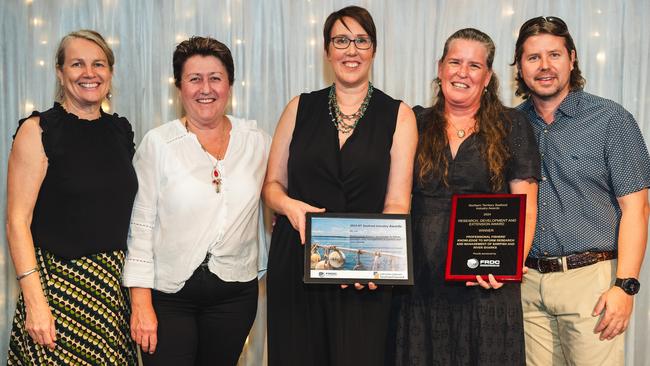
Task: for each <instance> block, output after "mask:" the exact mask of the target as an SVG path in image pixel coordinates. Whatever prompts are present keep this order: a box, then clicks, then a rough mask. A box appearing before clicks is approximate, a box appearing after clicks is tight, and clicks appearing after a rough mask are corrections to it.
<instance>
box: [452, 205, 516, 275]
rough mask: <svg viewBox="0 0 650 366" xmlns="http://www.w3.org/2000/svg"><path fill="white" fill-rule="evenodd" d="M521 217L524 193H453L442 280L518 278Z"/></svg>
mask: <svg viewBox="0 0 650 366" xmlns="http://www.w3.org/2000/svg"><path fill="white" fill-rule="evenodd" d="M525 218H526V195H524V194H462V195H454V196H453V197H452V208H451V217H450V220H449V239H448V243H447V262H446V267H445V280H447V281H476V276H477V275H481V276H482V277H483V278H484V279H486V280H487V275H488V274H490V273H491V274H493V275H494V277H495V278H496V280H497V281H500V282H503V281H521V277H522V267H523V262H524V258H523V251H524V234H525V232H524V231H525V226H526V225H525Z"/></svg>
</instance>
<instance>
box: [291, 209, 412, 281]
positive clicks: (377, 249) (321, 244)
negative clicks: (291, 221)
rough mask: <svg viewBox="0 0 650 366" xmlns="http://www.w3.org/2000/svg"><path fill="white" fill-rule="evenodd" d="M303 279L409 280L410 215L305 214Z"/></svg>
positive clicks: (410, 277)
mask: <svg viewBox="0 0 650 366" xmlns="http://www.w3.org/2000/svg"><path fill="white" fill-rule="evenodd" d="M306 219H307V222H306V225H305V226H306V227H305V235H306V242H305V270H304V271H305V272H304V278H303V280H304V282H305V283H332V284H350V283H355V282H358V283H364V284H365V283H368V282H374V283H376V284H388V285H412V284H413V267H412V263H411V221H410V216H409V215H397V214H336V213H308V214H307V216H306Z"/></svg>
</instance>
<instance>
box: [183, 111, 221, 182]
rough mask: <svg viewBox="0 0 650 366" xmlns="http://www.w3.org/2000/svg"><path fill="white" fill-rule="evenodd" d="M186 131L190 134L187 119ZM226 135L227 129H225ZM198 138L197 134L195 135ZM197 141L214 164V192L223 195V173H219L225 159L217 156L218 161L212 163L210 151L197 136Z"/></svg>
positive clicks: (212, 174) (212, 177)
mask: <svg viewBox="0 0 650 366" xmlns="http://www.w3.org/2000/svg"><path fill="white" fill-rule="evenodd" d="M185 130H186V131H187V133H190V132H191V131H190V129H189V127H188V125H187V117H186V118H185ZM224 133H225V129H224ZM194 136H196V134H195V135H194ZM196 141H197V142H198V143H199V146H201V149H202V150H203V152H204V153H205V155H206V157H207V158H208V160H210V164H212V172H211V173H210V178H211V179H212V185H214V190H215V192H217V193H221V184H222V180H221V172H220V171H219V162H220V161H222V160H223V157H219V156H215V157H214V158H215V159H216V160H217V161H216V162H215V163H213V162H212V155H210V153H209V152H208V150H207V149H206V148H205V147H204V146H203V144H202V143H201V141H199V137H198V136H196Z"/></svg>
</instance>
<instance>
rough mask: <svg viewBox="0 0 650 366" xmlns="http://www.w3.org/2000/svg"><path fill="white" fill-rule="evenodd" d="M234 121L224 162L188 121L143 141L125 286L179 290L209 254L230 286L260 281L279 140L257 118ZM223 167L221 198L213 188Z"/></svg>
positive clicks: (153, 132) (212, 266)
mask: <svg viewBox="0 0 650 366" xmlns="http://www.w3.org/2000/svg"><path fill="white" fill-rule="evenodd" d="M228 118H229V119H230V121H231V123H232V129H231V132H230V142H229V144H228V149H227V151H226V155H225V157H224V159H223V160H220V161H218V162H217V160H216V159H214V157H212V156H211V155H209V154H208V153H206V152H205V151H204V150H203V148H202V147H201V145H200V144H199V141H198V140H197V138H196V136H195V135H194V134H192V133H189V132H187V130H186V129H185V126H184V125H183V124H182V122H181V121H180V120H174V121H171V122H168V123H166V124H164V125H162V126H160V127H157V128H155V129H153V130H151V131H149V132H148V133H147V134H146V135H145V137H144V138H143V140H142V142H141V144H140V146H139V148H138V150H137V151H136V153H135V156H134V158H133V165H134V167H135V170H136V173H137V175H138V185H139V188H138V193H137V196H136V198H135V203H134V205H133V213H132V216H131V227H130V230H129V237H128V252H127V256H126V262H125V265H124V271H123V284H124V286H126V287H143V288H153V289H156V290H159V291H162V292H167V293H174V292H177V291H179V290H180V289H181V288H182V287H183V285H184V284H185V281H187V279H189V278H190V276H191V275H192V273H193V272H194V270H195V269H196V268H197V267H198V266H199V265H200V264H201V262H202V261H203V260H204V259H205V257H206V255H207V254H208V253H210V254H211V256H210V261H209V263H208V267H209V269H210V271H211V272H212V273H214V274H216V275H217V276H219V278H221V279H222V280H224V281H240V282H244V281H250V280H252V279H254V278H255V277H256V276H257V272H258V254H259V253H258V222H259V220H258V218H259V211H260V192H261V187H262V183H263V180H264V174H265V171H266V163H267V158H268V155H269V148H270V144H271V138H270V137H269V135H268V134H266V133H265V132H264V131H262V130H260V129H259V128H258V127H257V125H256V122H255V121H249V120H244V119H241V118H235V117H232V116H228ZM215 163H217V164H218V169H219V172H220V173H221V179H222V183H221V190H220V192H219V193H217V192H216V190H215V186H214V184H213V183H212V171H213V168H214V164H215ZM259 240H264V238H260V239H259Z"/></svg>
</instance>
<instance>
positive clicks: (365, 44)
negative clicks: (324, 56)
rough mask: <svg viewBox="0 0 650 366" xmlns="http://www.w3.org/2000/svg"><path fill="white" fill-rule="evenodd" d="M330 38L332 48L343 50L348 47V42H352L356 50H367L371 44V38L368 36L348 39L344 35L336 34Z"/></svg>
mask: <svg viewBox="0 0 650 366" xmlns="http://www.w3.org/2000/svg"><path fill="white" fill-rule="evenodd" d="M331 40H332V45H334V48H336V49H339V50H344V49H346V48H348V47H350V43H354V46H355V47H356V48H357V49H358V50H367V49H369V48H370V47H371V46H372V40H371V39H370V37H357V38H355V39H350V38H348V37H346V36H336V37H332V38H331Z"/></svg>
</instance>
